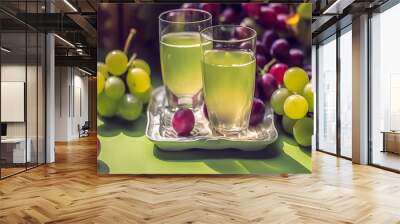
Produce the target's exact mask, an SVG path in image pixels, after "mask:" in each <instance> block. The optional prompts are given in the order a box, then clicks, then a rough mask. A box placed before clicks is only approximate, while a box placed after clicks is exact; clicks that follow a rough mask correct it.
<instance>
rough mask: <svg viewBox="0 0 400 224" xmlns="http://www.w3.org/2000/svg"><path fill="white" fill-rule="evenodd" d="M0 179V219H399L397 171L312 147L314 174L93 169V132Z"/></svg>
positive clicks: (101, 221) (58, 221) (294, 220)
mask: <svg viewBox="0 0 400 224" xmlns="http://www.w3.org/2000/svg"><path fill="white" fill-rule="evenodd" d="M56 157H57V162H56V163H55V164H51V165H47V166H41V167H39V168H36V169H33V170H30V171H28V172H26V173H22V174H19V175H17V176H14V177H11V178H8V179H5V180H3V181H0V223H7V224H8V223H173V224H175V223H307V224H308V223H374V224H376V223H378V224H380V223H383V224H387V223H400V175H399V174H395V173H391V172H387V171H384V170H380V169H377V168H374V167H369V166H359V165H352V164H351V163H350V162H349V161H347V160H343V159H337V158H335V157H332V156H329V155H326V154H323V153H318V152H317V153H315V154H314V157H313V160H314V165H313V166H314V167H313V171H314V173H313V174H312V175H289V177H281V176H107V177H98V176H97V175H96V141H95V138H94V137H91V138H86V139H84V140H82V141H77V142H72V143H70V144H58V145H57V154H56Z"/></svg>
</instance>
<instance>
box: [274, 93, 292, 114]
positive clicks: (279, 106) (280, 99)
mask: <svg viewBox="0 0 400 224" xmlns="http://www.w3.org/2000/svg"><path fill="white" fill-rule="evenodd" d="M290 95H291V93H290V91H289V90H288V89H286V88H279V89H277V90H275V91H274V93H272V96H271V107H272V109H273V110H274V112H275V113H276V114H279V115H283V113H284V111H283V104H284V103H285V100H286V98H288V97H289V96H290Z"/></svg>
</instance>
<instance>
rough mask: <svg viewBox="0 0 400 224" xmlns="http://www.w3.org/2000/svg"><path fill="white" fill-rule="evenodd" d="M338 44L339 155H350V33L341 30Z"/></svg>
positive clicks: (346, 30)
mask: <svg viewBox="0 0 400 224" xmlns="http://www.w3.org/2000/svg"><path fill="white" fill-rule="evenodd" d="M339 46H340V50H339V52H340V155H341V156H344V157H348V158H351V157H352V144H351V142H352V97H353V94H352V74H353V71H352V33H351V26H348V27H346V28H345V29H344V30H342V31H341V36H340V38H339Z"/></svg>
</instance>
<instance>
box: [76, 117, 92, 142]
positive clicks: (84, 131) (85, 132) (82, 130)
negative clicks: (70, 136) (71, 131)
mask: <svg viewBox="0 0 400 224" xmlns="http://www.w3.org/2000/svg"><path fill="white" fill-rule="evenodd" d="M89 129H90V123H89V121H85V123H84V124H83V125H82V127H81V126H80V125H79V124H78V131H79V138H81V137H87V136H89Z"/></svg>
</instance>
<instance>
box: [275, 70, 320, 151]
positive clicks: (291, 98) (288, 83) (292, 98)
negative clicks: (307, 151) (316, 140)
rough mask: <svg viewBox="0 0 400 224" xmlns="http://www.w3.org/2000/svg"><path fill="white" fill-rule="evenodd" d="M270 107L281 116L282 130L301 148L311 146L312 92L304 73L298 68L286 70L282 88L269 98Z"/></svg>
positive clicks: (307, 77) (306, 75)
mask: <svg viewBox="0 0 400 224" xmlns="http://www.w3.org/2000/svg"><path fill="white" fill-rule="evenodd" d="M270 103H271V107H272V109H273V110H274V112H275V113H276V114H278V115H282V116H283V118H282V127H283V129H284V130H285V131H286V132H287V133H289V134H292V135H293V136H294V138H295V139H296V141H297V143H299V144H300V145H302V146H310V145H311V136H312V134H313V119H312V113H313V110H314V92H313V89H312V85H311V83H310V79H309V76H308V74H307V72H306V71H304V70H303V69H302V68H299V67H292V68H289V69H288V70H286V72H285V73H284V77H283V86H282V87H281V88H279V89H277V90H275V91H274V93H273V94H272V96H271V100H270Z"/></svg>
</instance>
